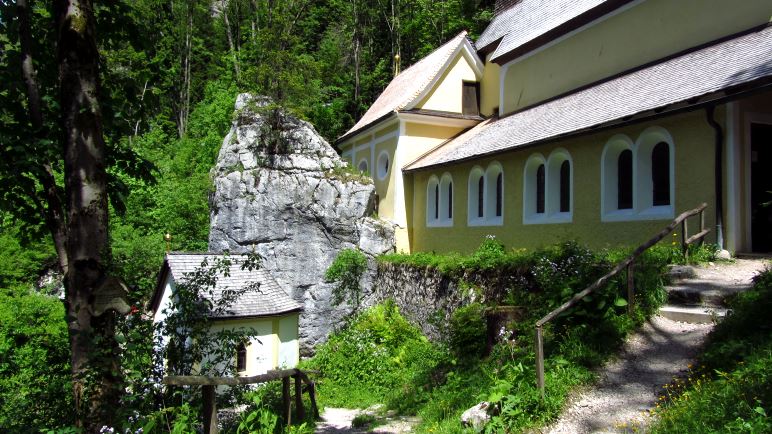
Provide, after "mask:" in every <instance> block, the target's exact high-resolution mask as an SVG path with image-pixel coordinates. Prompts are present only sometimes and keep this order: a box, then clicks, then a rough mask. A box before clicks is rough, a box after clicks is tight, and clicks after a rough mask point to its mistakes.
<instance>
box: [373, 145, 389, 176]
mask: <svg viewBox="0 0 772 434" xmlns="http://www.w3.org/2000/svg"><path fill="white" fill-rule="evenodd" d="M376 166H377V170H378V179H380V180H384V179H386V175H387V174H388V173H389V153H388V152H386V151H383V152H381V154H380V155H379V156H378V164H377V165H376Z"/></svg>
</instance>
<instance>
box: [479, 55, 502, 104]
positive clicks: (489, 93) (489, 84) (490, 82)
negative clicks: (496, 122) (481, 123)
mask: <svg viewBox="0 0 772 434" xmlns="http://www.w3.org/2000/svg"><path fill="white" fill-rule="evenodd" d="M489 56H490V55H489ZM500 73H501V67H500V66H499V65H498V64H496V63H493V62H489V61H486V63H485V69H484V70H483V76H482V80H480V113H482V115H484V116H491V115H493V114H494V113H495V114H498V112H497V110H496V109H497V108H498V106H499V97H500V95H499V89H501V85H500V83H501V80H500V78H499V74H500Z"/></svg>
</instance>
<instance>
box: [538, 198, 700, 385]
mask: <svg viewBox="0 0 772 434" xmlns="http://www.w3.org/2000/svg"><path fill="white" fill-rule="evenodd" d="M707 207H708V204H707V203H703V204H702V205H700V206H698V207H697V208H694V209H692V210H689V211H685V212H683V213H681V214H679V215H678V217H676V218H675V219H674V220H673V221H672V222H671V223H670V224H669V225H667V226H666V227H665V228H664V229H662V230H661V231H660V232H659V233H658V234H657V235H655V236H653V237H652V238H651V239H649V240H648V241H646V242H645V243H643V244H641V245H640V246H638V248H636V249H635V250H633V253H631V254H630V256H628V257H627V258H625V259H624V260H622V261H621V262H619V263H618V264H617V265H616V266H615V267H614V268H612V269H611V271H609V272H608V273H606V274H605V275H603V276H602V277H601V278H599V279H598V280H596V281H595V282H594V283H593V284H592V285H590V286H588V287H587V288H585V289H583V290H582V291H581V292H578V293H577V294H576V295H574V296H573V297H571V299H569V300H568V301H567V302H565V303H563V304H562V305H561V306H560V307H558V308H557V309H555V310H553V311H552V312H550V313H548V314H547V315H545V316H544V317H543V318H542V319H540V320H538V321H536V324H535V327H536V384H537V386H538V387H539V389H540V391H541V396H542V398H544V344H543V327H544V325H545V324H547V323H548V322H550V321H552V320H553V319H554V318H555V317H556V316H558V315H560V314H561V313H563V312H565V311H566V310H568V309H570V308H571V307H572V306H574V305H576V304H577V303H579V301H581V300H582V299H583V298H584V297H587V296H588V295H590V294H591V293H592V292H594V291H595V290H597V289H598V288H601V287H603V286H604V285H605V284H607V283H608V281H609V280H611V279H612V278H613V277H615V276H616V275H617V274H619V273H621V272H622V270H625V269H627V297H628V300H627V305H628V313H630V314H632V312H633V307H634V301H635V300H634V295H635V291H634V288H633V268H634V263H635V260H636V259H637V258H638V257H639V256H641V255H642V254H643V252H645V251H646V250H648V249H649V248H650V247H652V246H653V245H655V244H657V243H658V242H659V241H661V240H662V239H663V238H665V237H666V236H667V235H668V234H669V233H671V232H673V230H674V229H675V228H676V227H677V226H678V225H679V224H682V225H683V227H682V232H683V234H682V236H681V240H682V244H683V246H682V247H683V251H684V256H686V255H687V252H688V250H687V249H688V246H689V244H692V243H694V242H696V241H698V240H702V239H703V238H704V237H705V235H707V234H708V232H710V229H705V217H704V212H705V208H707ZM697 214H699V215H700V232H699V233H697V234H695V235H693V236H691V237H688V238H687V236H686V235H687V234H686V230H687V226H686V219H688V218H689V217H692V216H695V215H697Z"/></svg>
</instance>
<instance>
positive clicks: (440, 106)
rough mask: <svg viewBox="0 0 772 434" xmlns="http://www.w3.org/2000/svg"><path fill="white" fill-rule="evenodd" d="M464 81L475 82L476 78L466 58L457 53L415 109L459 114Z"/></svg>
mask: <svg viewBox="0 0 772 434" xmlns="http://www.w3.org/2000/svg"><path fill="white" fill-rule="evenodd" d="M464 81H477V77H476V76H475V73H474V70H473V69H472V67H471V66H469V63H468V62H467V60H466V58H465V57H464V56H463V55H462V54H461V53H460V52H459V53H458V54H457V55H456V59H455V60H454V61H453V63H451V65H450V66H449V67H448V68H447V69H446V70H445V72H444V74H443V75H442V76H441V77H440V79H439V80H438V81H437V83H436V84H435V85H434V88H433V89H432V90H431V91H430V92H429V94H428V95H426V96H425V97H424V98H423V99H422V100H421V101H420V102H419V103H418V104H417V105H416V108H420V109H424V110H441V111H446V112H453V113H461V89H462V84H461V83H462V82H464Z"/></svg>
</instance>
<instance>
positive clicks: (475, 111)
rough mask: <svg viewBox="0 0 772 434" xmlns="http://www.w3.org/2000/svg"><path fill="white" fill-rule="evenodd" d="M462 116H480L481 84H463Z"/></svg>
mask: <svg viewBox="0 0 772 434" xmlns="http://www.w3.org/2000/svg"><path fill="white" fill-rule="evenodd" d="M461 114H463V115H464V116H479V115H480V83H476V82H467V81H465V82H463V92H462V94H461Z"/></svg>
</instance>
